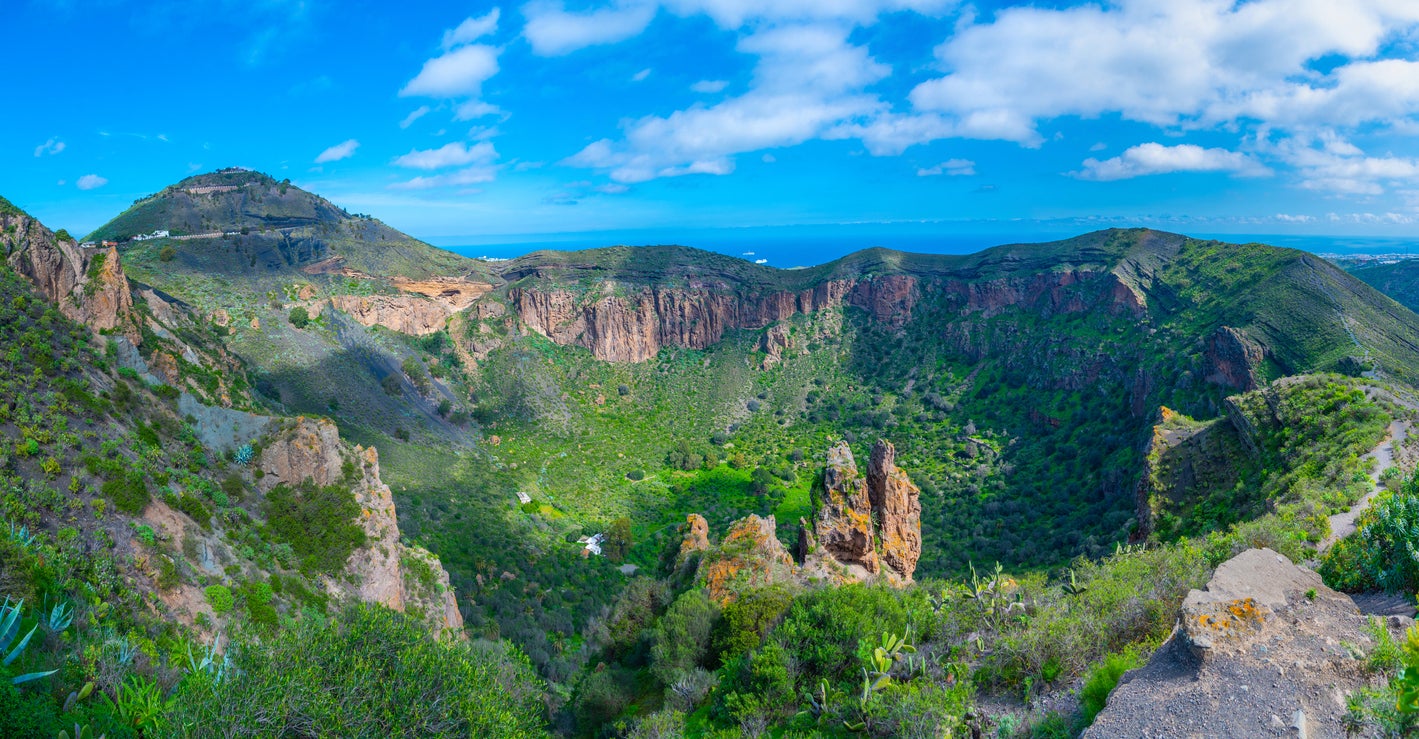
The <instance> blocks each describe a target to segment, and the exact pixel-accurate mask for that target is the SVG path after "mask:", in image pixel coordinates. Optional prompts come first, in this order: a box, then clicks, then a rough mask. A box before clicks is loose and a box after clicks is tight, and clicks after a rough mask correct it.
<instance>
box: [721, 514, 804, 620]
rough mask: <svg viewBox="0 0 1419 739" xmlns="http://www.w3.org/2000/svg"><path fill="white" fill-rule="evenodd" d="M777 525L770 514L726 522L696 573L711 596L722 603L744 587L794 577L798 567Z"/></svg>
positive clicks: (726, 601) (728, 600)
mask: <svg viewBox="0 0 1419 739" xmlns="http://www.w3.org/2000/svg"><path fill="white" fill-rule="evenodd" d="M701 520H703V519H701ZM777 529H778V524H777V522H776V521H774V517H773V516H769V517H768V518H760V517H759V516H754V515H750V516H748V517H746V518H741V519H739V520H738V521H735V522H734V523H732V524H730V525H729V531H728V532H727V533H725V535H724V540H723V541H721V542H720V544H719V546H718V547H716V548H714V549H712V550H710V551H708V552H706V553H705V557H704V559H703V560H702V561H701V562H700V570H699V577H700V580H701V582H703V583H704V586H705V591H706V593H707V594H708V595H709V596H710V598H712V599H713V600H714V601H716V602H717V603H719V604H720V605H724V604H726V603H728V602H730V601H732V600H734V598H735V597H736V596H737V595H738V593H739V592H740V591H742V590H744V589H746V588H752V587H759V586H762V585H767V584H769V583H773V582H783V581H786V580H792V579H793V578H794V576H795V575H796V574H797V568H796V567H795V565H794V563H793V558H792V557H790V556H789V554H788V550H786V549H784V547H783V544H782V543H781V542H779V540H778V535H777Z"/></svg>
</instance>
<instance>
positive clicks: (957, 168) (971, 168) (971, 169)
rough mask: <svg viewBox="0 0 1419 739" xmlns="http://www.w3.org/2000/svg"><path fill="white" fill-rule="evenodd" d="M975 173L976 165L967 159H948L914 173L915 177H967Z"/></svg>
mask: <svg viewBox="0 0 1419 739" xmlns="http://www.w3.org/2000/svg"><path fill="white" fill-rule="evenodd" d="M975 173H976V163H975V162H973V161H971V160H969V159H948V160H946V161H944V162H942V163H940V164H938V165H936V166H934V167H924V168H922V169H918V170H917V171H916V176H917V177H934V176H936V175H943V174H944V175H947V176H949V177H968V176H970V175H973V174H975Z"/></svg>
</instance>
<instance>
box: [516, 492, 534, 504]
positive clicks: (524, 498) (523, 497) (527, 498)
mask: <svg viewBox="0 0 1419 739" xmlns="http://www.w3.org/2000/svg"><path fill="white" fill-rule="evenodd" d="M517 502H518V503H521V504H522V505H527V504H528V503H531V502H532V496H531V495H528V494H527V493H524V492H522V491H521V490H519V491H517Z"/></svg>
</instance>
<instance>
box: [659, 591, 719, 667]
mask: <svg viewBox="0 0 1419 739" xmlns="http://www.w3.org/2000/svg"><path fill="white" fill-rule="evenodd" d="M718 616H719V607H718V606H716V605H715V604H714V601H712V600H710V599H709V596H707V595H705V592H704V591H703V590H690V591H688V592H686V593H685V594H684V595H681V596H680V597H679V598H677V599H676V600H675V602H674V603H672V604H671V605H670V609H669V610H668V611H666V612H665V615H664V616H663V617H661V619H660V621H659V622H658V623H657V624H656V625H655V629H654V630H653V631H652V633H651V646H650V671H651V674H653V675H655V677H656V679H658V680H660V682H661V683H663V684H665V685H674V684H675V681H676V680H679V679H680V678H681V677H682V676H683V675H684V674H685V673H686V672H689V671H690V670H693V669H694V668H696V667H699V666H700V665H701V663H702V662H704V660H705V656H706V654H707V653H708V652H709V641H710V629H712V628H713V627H714V622H715V619H716V618H717V617H718Z"/></svg>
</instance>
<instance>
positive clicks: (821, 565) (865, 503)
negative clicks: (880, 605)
mask: <svg viewBox="0 0 1419 739" xmlns="http://www.w3.org/2000/svg"><path fill="white" fill-rule="evenodd" d="M818 496H819V497H818V501H817V503H818V509H817V511H816V512H815V514H814V516H813V522H812V524H811V526H810V525H809V523H808V522H807V521H800V522H799V547H798V556H799V559H800V560H802V561H803V563H804V565H805V569H806V570H808V571H809V572H810V573H811V574H813V575H816V576H835V577H837V578H838V579H857V580H867V579H871V578H872V577H874V576H877V575H879V574H885V575H886V576H887V577H888V578H889V579H891V580H894V581H909V580H911V578H912V575H913V574H914V573H915V572H916V563H917V560H918V559H920V557H921V492H920V491H919V490H918V489H917V487H916V485H913V484H912V482H911V479H910V478H908V477H907V475H906V473H905V472H903V471H902V470H900V469H898V468H897V465H896V449H895V448H894V447H893V446H892V444H891V443H890V442H888V441H886V440H880V441H878V442H877V444H876V446H874V447H873V448H872V455H871V458H870V460H869V463H868V469H867V476H866V477H863V476H862V475H861V474H860V473H859V472H858V470H857V463H856V461H855V460H854V459H853V456H852V450H851V449H850V448H848V445H847V442H839V443H838V444H837V445H836V446H834V447H833V448H832V449H830V450H829V451H828V461H827V467H826V468H825V469H824V471H823V482H822V486H821V488H820V490H819V492H818ZM839 571H841V572H839Z"/></svg>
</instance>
